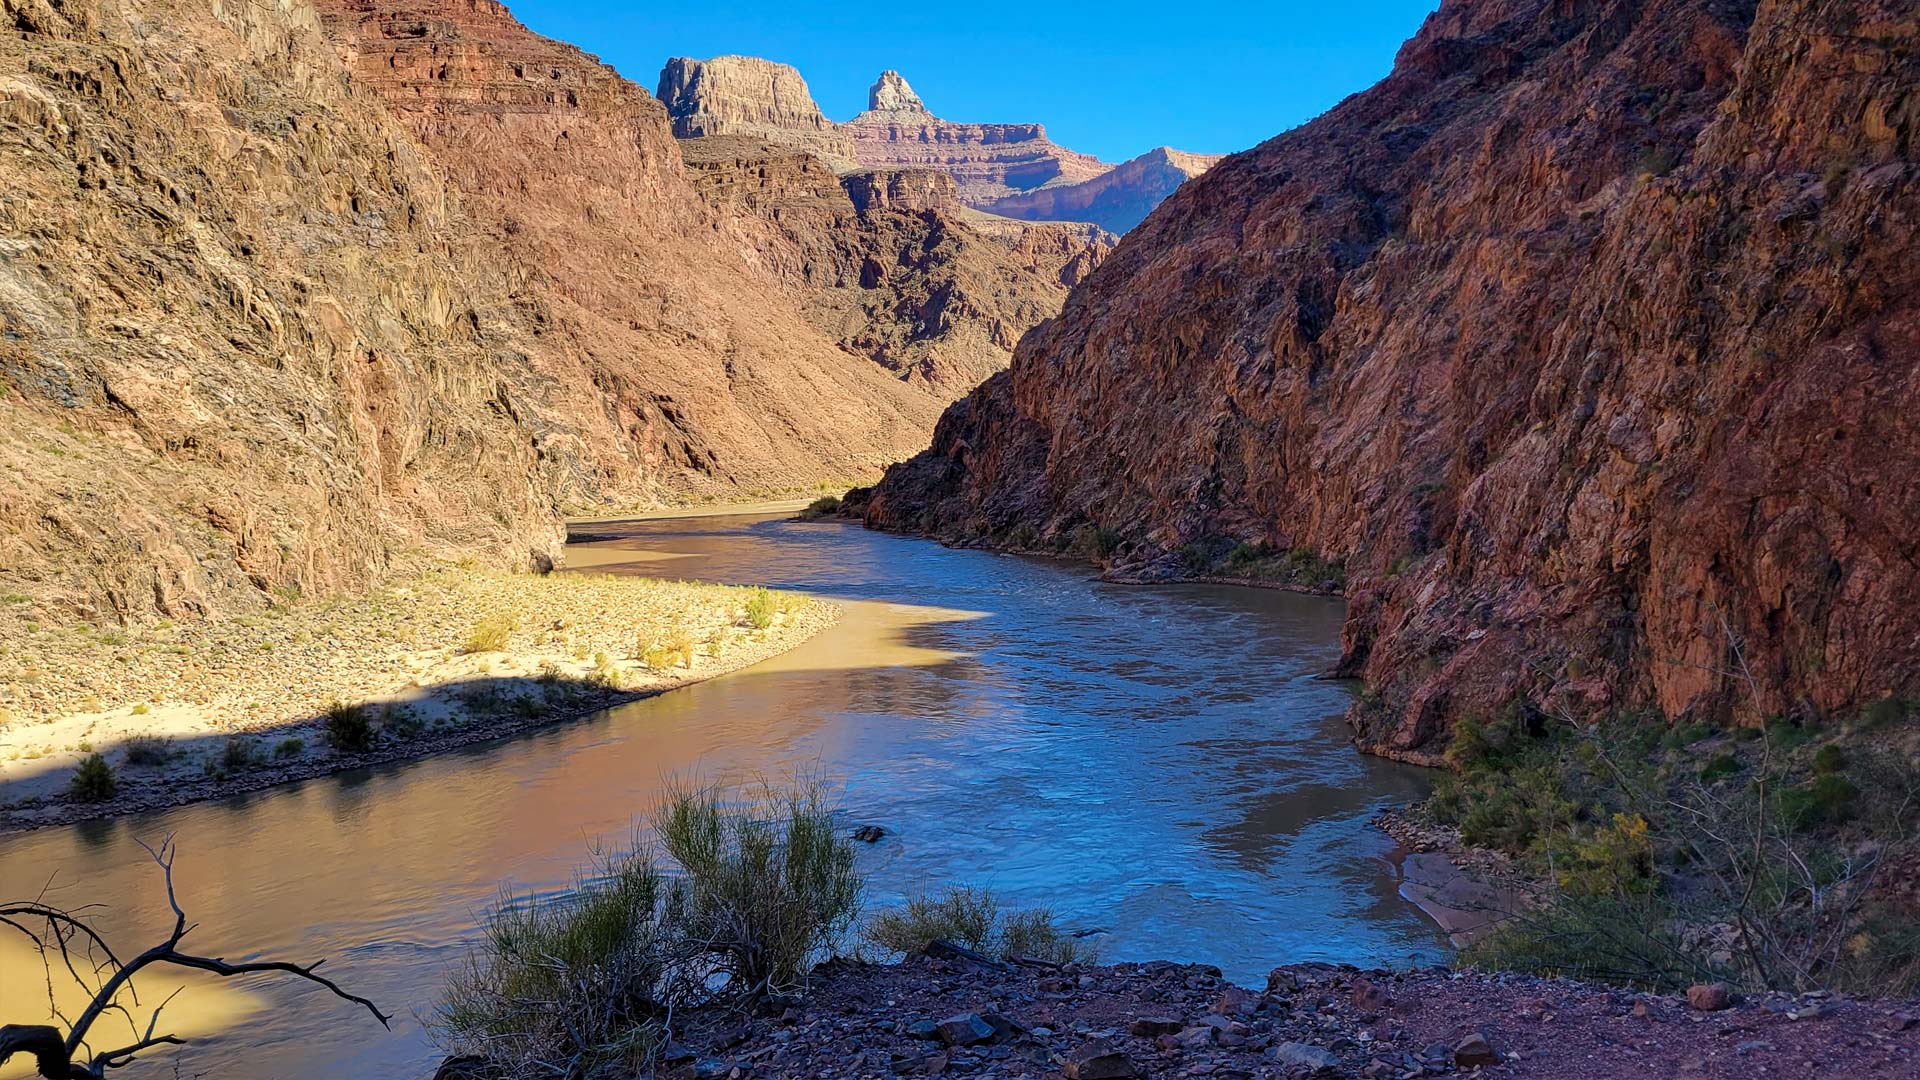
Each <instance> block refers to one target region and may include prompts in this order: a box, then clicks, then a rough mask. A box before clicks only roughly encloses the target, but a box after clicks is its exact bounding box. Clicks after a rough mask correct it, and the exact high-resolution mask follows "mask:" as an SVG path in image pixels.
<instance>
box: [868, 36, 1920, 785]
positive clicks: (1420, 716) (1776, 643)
mask: <svg viewBox="0 0 1920 1080" xmlns="http://www.w3.org/2000/svg"><path fill="white" fill-rule="evenodd" d="M1917 85H1920V16H1916V12H1915V9H1914V7H1913V5H1912V4H1910V3H1905V2H1901V0H1849V2H1846V3H1838V4H1821V3H1813V2H1810V0H1765V2H1759V3H1755V2H1733V3H1728V2H1723V0H1651V2H1645V3H1640V2H1626V0H1593V2H1587V3H1568V2H1565V0H1445V2H1444V3H1443V4H1442V5H1441V7H1440V9H1439V11H1438V12H1436V13H1435V14H1433V15H1432V16H1430V17H1429V18H1428V19H1427V21H1426V23H1425V24H1424V26H1423V27H1422V28H1421V29H1420V31H1419V32H1418V34H1417V35H1416V36H1415V37H1414V38H1412V39H1411V40H1410V41H1408V42H1407V43H1406V44H1405V46H1404V47H1403V48H1402V49H1401V50H1400V52H1399V55H1398V57H1397V59H1396V62H1395V65H1394V69H1393V72H1392V74H1391V75H1390V76H1389V77H1387V78H1386V79H1385V80H1384V81H1382V82H1381V83H1379V84H1378V85H1376V86H1374V87H1373V88H1371V89H1369V90H1367V91H1365V92H1363V93H1360V94H1357V95H1355V96H1353V97H1350V98H1348V99H1347V100H1345V101H1344V102H1342V103H1341V104H1340V105H1339V106H1337V107H1336V108H1334V109H1332V110H1331V111H1329V112H1328V113H1326V114H1325V115H1323V116H1321V117H1320V118H1318V119H1316V120H1314V121H1313V122H1311V123H1309V124H1307V125H1305V126H1303V127H1301V128H1298V129H1296V130H1293V131H1290V132H1288V133H1286V134H1283V135H1281V136H1279V137H1277V138H1275V139H1273V140H1271V141H1269V142H1267V143H1265V144H1263V145H1261V146H1259V147H1257V148H1255V149H1253V150H1251V151H1248V152H1246V153H1243V154H1239V155H1236V156H1234V157H1232V158H1229V159H1227V160H1226V161H1224V162H1222V163H1221V164H1219V165H1217V166H1215V167H1214V168H1213V169H1211V170H1210V171H1208V172H1207V173H1206V174H1205V175H1204V176H1202V177H1200V178H1198V179H1196V180H1195V181H1193V182H1192V183H1189V184H1185V185H1183V186H1182V187H1181V188H1180V189H1179V190H1178V191H1177V192H1176V193H1174V195H1173V196H1172V197H1171V198H1169V199H1168V200H1167V201H1166V202H1165V203H1163V204H1162V205H1161V206H1160V207H1159V208H1158V209H1157V210H1156V211H1155V212H1154V213H1153V214H1152V215H1151V216H1150V217H1149V218H1148V219H1147V221H1146V222H1145V223H1144V224H1143V225H1142V226H1140V228H1138V229H1136V230H1135V231H1134V232H1133V233H1131V234H1129V235H1128V237H1127V239H1126V240H1125V242H1123V243H1122V244H1121V245H1120V247H1119V248H1118V249H1117V250H1116V251H1115V252H1114V254H1113V255H1112V256H1111V257H1110V258H1108V259H1107V260H1106V262H1105V263H1104V264H1103V265H1102V266H1101V267H1100V268H1099V269H1098V270H1096V271H1095V272H1094V273H1093V275H1092V276H1091V277H1090V278H1089V279H1088V280H1087V281H1086V282H1085V283H1084V284H1083V285H1082V286H1081V287H1080V288H1079V289H1078V290H1076V291H1075V293H1074V294H1073V295H1072V297H1070V298H1069V300H1068V302H1067V306H1066V310H1065V312H1064V313H1063V314H1062V316H1061V317H1060V318H1058V319H1056V320H1054V321H1053V322H1051V323H1049V324H1047V325H1045V326H1043V327H1042V328H1040V329H1039V330H1037V331H1036V332H1034V333H1033V334H1031V335H1029V336H1028V337H1027V338H1026V339H1025V340H1024V341H1022V342H1021V344H1020V347H1019V348H1018V350H1016V354H1015V358H1014V362H1013V366H1012V368H1011V370H1010V371H1009V372H1007V373H1005V374H1002V375H997V376H995V377H994V378H992V379H990V380H988V381H987V382H986V383H985V384H984V385H983V386H982V387H981V388H980V389H979V390H977V391H976V392H975V393H974V394H972V395H971V396H970V397H968V398H967V399H966V400H965V401H962V402H960V403H958V404H956V405H955V406H953V407H952V408H951V409H950V410H949V411H948V412H947V414H946V416H945V417H944V418H943V419H942V420H941V422H940V426H939V429H938V431H937V433H936V435H935V437H934V445H933V446H932V448H931V449H930V450H928V451H927V452H926V453H924V454H922V455H920V456H919V457H917V458H915V459H914V460H912V461H910V462H907V463H905V464H903V465H900V466H898V467H896V468H894V469H892V470H890V471H889V472H888V474H887V476H886V478H885V480H884V481H883V482H882V483H881V484H880V485H879V487H878V488H877V490H875V491H874V492H873V493H872V494H871V498H870V501H869V502H868V503H867V509H866V517H867V521H868V522H869V523H870V524H872V525H875V526H879V527H885V528H892V529H909V530H919V531H923V532H927V533H930V534H934V535H939V536H943V537H947V538H954V539H963V540H967V539H971V540H974V541H976V542H984V543H996V542H998V543H1003V544H1004V543H1007V542H1009V541H1008V538H1009V537H1012V536H1017V537H1021V538H1023V539H1025V538H1035V539H1032V540H1031V546H1046V545H1048V544H1049V543H1050V542H1051V543H1057V544H1065V543H1067V542H1068V541H1069V538H1070V537H1071V536H1072V535H1073V534H1074V531H1075V530H1078V529H1081V528H1082V527H1100V528H1104V529H1107V530H1111V532H1110V533H1108V534H1099V535H1102V539H1103V541H1105V540H1108V539H1112V540H1116V541H1117V542H1118V543H1119V548H1118V550H1117V552H1115V554H1114V556H1113V560H1112V561H1113V563H1114V567H1113V572H1115V573H1119V574H1123V575H1132V576H1146V577H1152V576H1169V575H1175V576H1177V575H1178V574H1179V573H1182V572H1185V571H1184V570H1182V569H1181V568H1182V567H1183V566H1185V565H1191V563H1188V562H1186V560H1185V559H1184V558H1183V556H1191V555H1193V554H1194V553H1196V552H1197V553H1199V555H1200V556H1201V557H1202V558H1203V559H1204V558H1211V557H1217V555H1218V554H1219V553H1221V552H1222V551H1223V550H1224V549H1225V548H1226V547H1228V546H1230V545H1232V544H1234V543H1236V542H1240V541H1247V542H1265V543H1266V544H1269V545H1272V546H1273V547H1275V548H1278V549H1282V550H1285V549H1297V548H1305V549H1309V550H1311V551H1312V552H1314V553H1317V554H1318V555H1320V556H1323V557H1325V558H1328V559H1340V560H1344V561H1345V565H1346V573H1347V588H1346V592H1347V594H1348V596H1349V599H1350V610H1349V617H1348V621H1347V625H1346V629H1345V633H1344V646H1345V659H1344V662H1343V670H1344V672H1346V673H1348V674H1354V675H1362V676H1365V677H1366V679H1367V680H1368V682H1369V685H1370V687H1371V691H1372V692H1371V693H1370V694H1369V696H1368V698H1367V699H1365V700H1364V701H1363V702H1362V703H1361V704H1360V705H1358V706H1357V707H1356V709H1355V710H1354V714H1353V716H1352V719H1353V721H1354V723H1355V727H1356V730H1357V734H1358V738H1359V740H1360V742H1361V743H1362V744H1363V745H1365V746H1368V747H1370V748H1372V749H1375V750H1377V751H1380V752H1384V753H1388V754H1393V755H1399V756H1403V757H1408V758H1411V759H1414V760H1432V759H1433V751H1434V748H1435V747H1436V746H1437V745H1438V743H1439V741H1440V740H1441V739H1442V738H1443V736H1444V734H1445V731H1446V730H1447V725H1448V723H1449V721H1450V719H1451V718H1453V717H1458V716H1463V715H1475V714H1480V715H1492V714H1493V713H1494V712H1495V711H1496V710H1502V709H1506V708H1513V707H1518V708H1522V709H1524V710H1529V711H1531V712H1532V713H1533V714H1534V715H1535V716H1539V717H1541V718H1543V719H1544V718H1547V717H1563V716H1584V715H1592V714H1594V713H1597V712H1602V711H1606V710H1610V709H1619V708H1634V707H1646V708H1655V709H1658V710H1660V711H1661V712H1663V713H1664V714H1666V715H1667V716H1670V717H1672V716H1680V715H1690V716H1694V717H1698V718H1703V719H1716V718H1719V719H1738V720H1752V719H1756V718H1760V717H1767V716H1774V715H1781V714H1789V713H1804V714H1813V715H1829V714H1844V713H1845V712H1846V711H1847V710H1851V709H1855V708H1859V707H1862V706H1864V705H1867V704H1869V703H1871V702H1873V701H1875V700H1876V699H1879V698H1882V697H1883V696H1886V695H1889V694H1905V693H1908V692H1910V691H1912V690H1914V689H1915V688H1916V687H1915V683H1916V679H1917V678H1920V649H1917V648H1916V647H1915V642H1916V641H1917V640H1920V606H1916V605H1915V604H1914V603H1913V597H1914V596H1915V595H1916V593H1920V574H1917V573H1916V557H1917V556H1920V538H1917V537H1916V534H1915V532H1914V528H1913V523H1914V522H1915V521H1916V520H1920V428H1916V425H1915V423H1914V416H1915V415H1916V414H1917V413H1920V259H1916V258H1915V257H1914V252H1915V237H1916V223H1917V218H1920V183H1917V182H1916V181H1917V179H1920V178H1917V176H1916V163H1915V139H1916V134H1917V132H1920V94H1916V92H1915V88H1916V86H1917ZM1083 535H1084V534H1083ZM1100 546H1101V547H1103V548H1104V547H1106V546H1107V544H1106V543H1105V542H1103V543H1102V544H1101V545H1100Z"/></svg>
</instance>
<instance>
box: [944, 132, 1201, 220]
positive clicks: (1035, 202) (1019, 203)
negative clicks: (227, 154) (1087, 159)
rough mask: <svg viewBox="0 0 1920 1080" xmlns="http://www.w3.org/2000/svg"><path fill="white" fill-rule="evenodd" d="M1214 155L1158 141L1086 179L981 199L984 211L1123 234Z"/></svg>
mask: <svg viewBox="0 0 1920 1080" xmlns="http://www.w3.org/2000/svg"><path fill="white" fill-rule="evenodd" d="M1221 156H1222V155H1219V154H1189V153H1185V152H1183V151H1180V150H1175V149H1173V148H1172V147H1167V146H1162V147H1159V148H1157V149H1153V150H1149V151H1147V152H1146V153H1144V154H1141V155H1140V156H1139V157H1137V158H1132V159H1129V160H1127V161H1123V162H1121V163H1120V164H1118V165H1115V166H1114V167H1113V168H1111V169H1108V170H1107V171H1106V172H1103V173H1101V174H1100V175H1098V176H1096V177H1093V178H1092V179H1090V180H1082V181H1080V182H1079V183H1076V184H1049V185H1044V186H1042V187H1039V188H1036V189H1034V190H1032V191H1021V192H1015V193H1014V194H1011V195H1003V196H1000V197H998V198H993V199H985V200H982V201H981V202H979V203H978V204H977V205H978V206H979V208H980V209H982V210H985V211H987V212H989V213H993V214H1000V215H1002V216H1005V217H1011V218H1023V219H1026V220H1029V221H1088V222H1092V223H1093V224H1096V225H1098V226H1100V227H1101V228H1103V229H1107V230H1109V231H1111V232H1115V233H1124V232H1127V231H1128V230H1130V229H1132V228H1133V227H1134V226H1135V225H1138V224H1140V223H1141V222H1142V221H1144V220H1146V217H1147V215H1148V214H1149V213H1152V212H1153V208H1154V207H1156V206H1159V205H1160V204H1161V203H1162V202H1163V201H1165V200H1166V198H1167V196H1169V195H1171V194H1173V193H1174V191H1175V190H1177V189H1178V188H1179V187H1180V185H1181V184H1184V183H1186V182H1187V181H1189V180H1191V179H1193V178H1194V177H1196V176H1199V175H1200V174H1201V173H1203V172H1206V171H1207V170H1208V169H1210V168H1212V167H1213V164H1214V163H1215V162H1217V161H1219V160H1220V158H1221Z"/></svg>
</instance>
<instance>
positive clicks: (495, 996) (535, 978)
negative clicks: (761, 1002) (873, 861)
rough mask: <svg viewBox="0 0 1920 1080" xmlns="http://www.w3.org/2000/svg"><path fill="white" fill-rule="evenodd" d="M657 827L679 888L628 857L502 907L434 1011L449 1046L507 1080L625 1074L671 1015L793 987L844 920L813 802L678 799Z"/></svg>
mask: <svg viewBox="0 0 1920 1080" xmlns="http://www.w3.org/2000/svg"><path fill="white" fill-rule="evenodd" d="M654 826H655V829H656V831H657V832H658V833H659V835H660V837H661V839H662V842H663V843H664V844H665V846H666V848H667V850H668V852H669V853H670V854H671V855H672V857H673V859H674V861H675V862H677V863H678V864H679V866H680V869H681V871H682V873H681V874H680V875H679V876H674V877H670V876H668V875H667V874H665V873H663V872H662V870H661V868H660V866H659V865H658V864H657V863H656V862H655V860H654V859H653V858H652V857H651V855H650V854H649V853H648V852H647V851H646V850H645V849H638V850H636V851H635V852H634V853H632V854H627V855H621V856H613V857H609V856H604V855H602V856H600V857H597V858H596V860H595V863H594V867H593V873H592V874H591V875H590V876H588V877H585V878H583V879H581V880H580V881H579V882H578V883H577V884H576V887H575V889H574V890H573V892H572V893H571V895H569V896H568V897H567V898H565V899H564V900H561V901H556V902H545V903H542V902H536V901H534V900H532V899H531V898H526V899H521V898H513V897H506V898H503V900H502V902H501V903H500V905H499V906H498V907H497V908H496V909H495V911H494V912H493V914H492V915H491V916H490V917H489V919H488V921H487V933H486V937H485V940H484V943H483V946H482V949H481V951H480V952H479V953H478V954H477V955H475V956H474V957H473V958H472V960H471V961H470V962H469V964H468V966H467V968H466V969H465V970H463V971H462V972H461V973H459V974H458V975H457V976H456V977H454V978H453V979H452V980H450V982H449V985H448V987H447V991H446V994H445V996H444V998H443V1000H442V1002H441V1004H440V1007H439V1009H438V1011H437V1012H436V1013H435V1016H434V1019H433V1029H434V1033H435V1036H436V1038H437V1039H438V1040H439V1041H440V1042H441V1043H442V1044H443V1045H445V1046H446V1047H447V1048H449V1049H450V1050H454V1051H455V1052H484V1053H485V1055H486V1056H487V1057H489V1058H491V1059H493V1060H494V1061H497V1062H500V1063H501V1064H503V1065H504V1066H505V1067H506V1068H507V1070H508V1071H509V1073H510V1074H512V1075H554V1076H567V1077H580V1078H597V1077H611V1076H629V1075H632V1074H633V1073H634V1072H636V1071H639V1070H640V1069H641V1067H642V1065H643V1064H644V1062H645V1060H646V1058H647V1055H648V1053H649V1051H650V1050H651V1049H652V1048H653V1047H654V1046H655V1045H656V1044H657V1043H658V1041H659V1039H660V1037H661V1034H662V1030H663V1024H664V1021H665V1019H666V1017H667V1016H668V1015H669V1013H670V1012H671V1011H672V1010H674V1009H676V1008H682V1007H685V1006H689V1005H694V1004H699V1003H703V1002H708V1001H712V1000H715V999H734V1000H750V999H752V998H755V997H758V996H760V995H762V994H765V993H768V992H780V991H785V990H791V989H794V988H796V987H797V986H798V985H799V983H800V980H802V979H803V978H804V976H805V974H806V971H807V968H808V967H809V966H810V965H811V963H812V961H813V960H814V959H815V958H816V957H818V956H819V955H820V954H821V953H822V952H823V951H824V950H826V949H827V948H829V947H830V946H831V945H832V944H833V942H834V940H835V939H836V937H837V935H838V933H839V932H840V931H841V930H843V929H844V928H845V926H846V925H847V923H848V922H849V921H850V920H851V918H852V915H853V909H854V906H855V904H856V903H857V898H858V890H859V880H858V878H857V876H856V875H855V874H854V871H853V852H852V849H851V846H850V845H849V844H848V843H847V842H846V841H845V840H844V839H841V838H839V837H837V836H835V835H834V832H833V823H832V818H831V815H830V814H829V813H828V812H827V810H826V808H825V807H824V806H823V805H822V804H821V802H820V801H819V798H818V796H817V793H815V792H813V791H811V790H809V789H801V790H798V791H790V792H772V791H766V792H762V793H760V794H759V795H758V796H756V797H754V798H750V799H747V800H745V801H730V800H727V799H723V798H722V796H721V793H720V792H719V791H718V790H716V789H712V788H703V789H699V790H695V791H683V792H680V793H678V794H676V795H674V796H673V797H671V798H670V799H669V800H668V802H667V804H666V805H665V806H663V807H662V808H660V810H659V811H658V812H657V813H656V815H655V818H654ZM555 1061H558V1062H565V1063H569V1064H568V1065H567V1067H566V1068H564V1069H557V1070H556V1069H552V1068H542V1067H540V1066H539V1065H538V1064H537V1063H541V1062H555Z"/></svg>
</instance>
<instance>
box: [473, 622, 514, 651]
mask: <svg viewBox="0 0 1920 1080" xmlns="http://www.w3.org/2000/svg"><path fill="white" fill-rule="evenodd" d="M519 625H520V620H519V619H517V618H515V617H514V616H513V615H511V614H509V613H505V612H502V613H500V614H496V615H489V616H487V617H486V618H484V619H481V620H480V621H479V622H477V623H474V624H473V629H471V630H469V631H467V641H466V645H465V646H464V651H466V652H469V653H483V652H499V651H500V650H502V649H504V648H506V647H507V642H508V641H509V640H511V639H512V637H513V631H514V628H515V627H517V626H519Z"/></svg>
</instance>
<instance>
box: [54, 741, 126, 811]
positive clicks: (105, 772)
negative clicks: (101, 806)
mask: <svg viewBox="0 0 1920 1080" xmlns="http://www.w3.org/2000/svg"><path fill="white" fill-rule="evenodd" d="M67 790H68V791H69V792H70V793H72V795H73V797H74V798H76V799H79V800H80V801H81V802H106V801H107V800H108V799H111V798H113V797H114V795H115V794H117V793H118V792H119V790H120V782H119V779H118V778H117V777H115V776H114V774H113V766H112V765H109V764H107V759H106V758H104V757H102V756H101V755H100V754H99V753H98V752H95V753H91V754H88V755H87V756H86V757H84V758H81V759H80V764H78V765H76V766H74V769H73V779H72V780H70V781H68V783H67Z"/></svg>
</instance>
